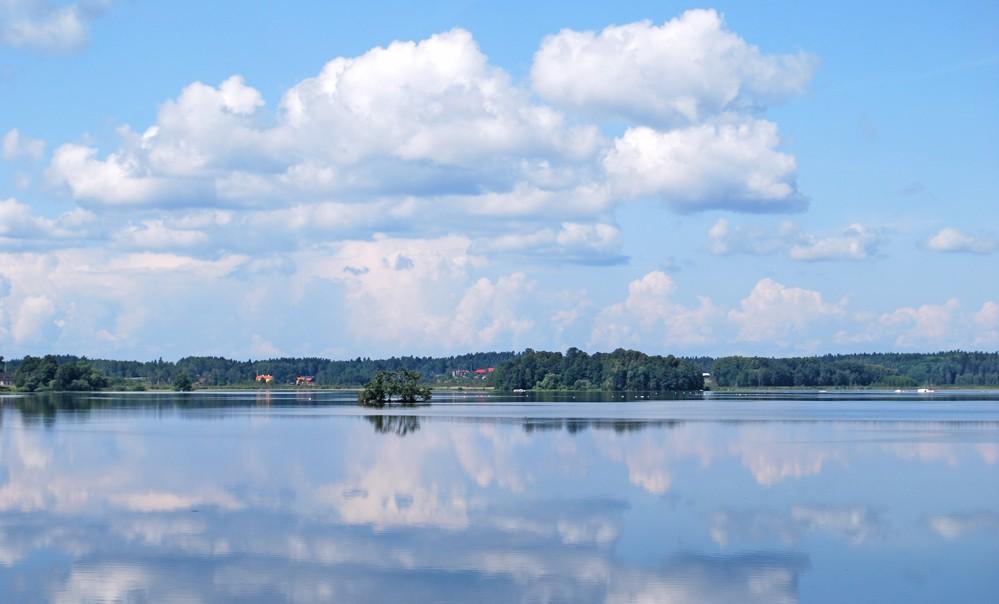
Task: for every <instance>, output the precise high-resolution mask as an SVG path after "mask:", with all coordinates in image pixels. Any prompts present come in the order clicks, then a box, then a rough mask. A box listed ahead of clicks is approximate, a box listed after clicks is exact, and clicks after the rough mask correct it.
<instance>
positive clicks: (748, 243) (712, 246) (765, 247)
mask: <svg viewBox="0 0 999 604" xmlns="http://www.w3.org/2000/svg"><path fill="white" fill-rule="evenodd" d="M885 241H886V236H885V233H884V230H883V229H880V228H875V227H869V226H865V225H862V224H851V225H849V226H848V227H846V228H845V229H843V230H842V231H840V232H839V233H834V234H826V235H816V234H811V233H806V232H804V231H802V230H801V228H800V227H798V226H797V225H796V224H794V223H793V222H790V221H784V222H782V223H780V225H778V226H777V227H776V228H767V227H758V226H738V225H733V224H731V223H730V222H729V220H728V219H725V218H721V219H719V220H718V221H717V222H715V224H714V225H712V227H711V228H710V229H709V230H708V251H709V252H711V253H712V254H716V255H729V254H751V255H768V254H783V255H785V256H787V257H788V258H790V259H791V260H798V261H802V262H821V261H833V260H868V259H871V258H876V257H877V256H878V253H879V249H880V246H881V245H882V244H884V243H885Z"/></svg>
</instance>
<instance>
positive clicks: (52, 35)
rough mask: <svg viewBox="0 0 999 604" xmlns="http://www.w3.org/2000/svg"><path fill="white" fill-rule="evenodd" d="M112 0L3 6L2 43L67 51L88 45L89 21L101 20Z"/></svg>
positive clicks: (17, 0) (14, 1)
mask: <svg viewBox="0 0 999 604" xmlns="http://www.w3.org/2000/svg"><path fill="white" fill-rule="evenodd" d="M110 5H111V0H83V1H81V2H75V3H69V4H63V3H57V2H52V1H51V0H3V1H2V2H0V43H2V44H6V45H8V46H13V47H15V48H34V49H41V50H48V51H67V50H72V49H74V48H77V47H79V46H80V45H82V44H83V43H84V42H86V41H87V29H88V26H89V21H90V20H92V19H93V18H95V17H97V16H100V15H101V14H103V13H104V11H105V10H107V9H108V7H110Z"/></svg>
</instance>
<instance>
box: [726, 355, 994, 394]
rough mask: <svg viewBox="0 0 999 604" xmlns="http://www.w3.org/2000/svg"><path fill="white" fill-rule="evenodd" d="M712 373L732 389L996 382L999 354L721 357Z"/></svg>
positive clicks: (967, 384) (985, 384)
mask: <svg viewBox="0 0 999 604" xmlns="http://www.w3.org/2000/svg"><path fill="white" fill-rule="evenodd" d="M710 371H711V375H712V380H713V381H714V383H715V384H717V385H718V386H722V387H736V388H759V387H813V386H847V387H849V386H881V387H886V388H911V387H916V386H922V385H932V386H999V353H994V352H962V351H950V352H939V353H932V354H919V353H880V354H848V355H825V356H816V357H792V358H766V357H722V358H719V359H716V360H715V361H714V362H713V363H712V364H711V369H710Z"/></svg>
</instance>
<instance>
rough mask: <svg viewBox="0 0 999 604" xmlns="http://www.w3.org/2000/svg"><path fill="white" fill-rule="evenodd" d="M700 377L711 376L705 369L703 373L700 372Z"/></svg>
mask: <svg viewBox="0 0 999 604" xmlns="http://www.w3.org/2000/svg"><path fill="white" fill-rule="evenodd" d="M701 377H703V378H709V377H711V374H710V373H708V372H707V371H705V372H704V373H702V374H701Z"/></svg>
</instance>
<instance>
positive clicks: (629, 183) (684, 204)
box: [603, 118, 807, 212]
mask: <svg viewBox="0 0 999 604" xmlns="http://www.w3.org/2000/svg"><path fill="white" fill-rule="evenodd" d="M778 142H779V141H778V135H777V127H776V126H775V125H774V124H773V123H771V122H768V121H766V120H761V119H741V118H726V119H723V120H719V121H716V122H712V123H706V124H700V125H697V126H690V127H686V128H679V129H676V130H669V131H657V130H653V129H651V128H646V127H638V128H631V129H629V130H627V131H626V132H625V133H624V135H623V136H621V138H619V139H617V140H615V141H614V146H613V148H612V149H611V150H610V151H608V153H607V154H606V155H605V156H604V158H603V165H604V169H605V170H606V171H607V175H608V178H609V179H610V183H611V186H612V188H613V189H614V190H615V191H617V192H619V193H620V194H622V195H625V196H654V197H658V198H660V199H662V200H664V201H666V202H667V203H669V204H670V205H672V206H673V207H675V208H677V209H678V210H681V211H694V210H703V209H710V208H719V209H729V210H735V211H744V212H784V211H794V210H801V209H804V208H805V207H806V206H807V201H806V200H805V198H804V197H803V196H802V195H801V193H799V192H798V188H797V184H796V182H795V177H796V174H797V165H796V162H795V160H794V157H792V156H790V155H787V154H785V153H782V152H780V151H778V150H777V144H778Z"/></svg>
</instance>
